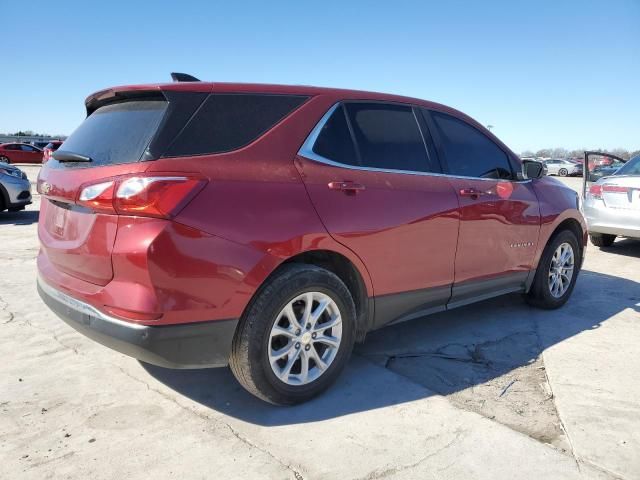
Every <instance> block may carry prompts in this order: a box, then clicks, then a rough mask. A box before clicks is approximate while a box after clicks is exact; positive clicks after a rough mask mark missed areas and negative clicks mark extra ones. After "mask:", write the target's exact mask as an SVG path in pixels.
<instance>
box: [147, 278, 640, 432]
mask: <svg viewBox="0 0 640 480" xmlns="http://www.w3.org/2000/svg"><path fill="white" fill-rule="evenodd" d="M612 295H615V298H616V301H615V302H612V301H611V298H612ZM639 305H640V284H638V283H637V282H634V281H631V280H626V279H623V278H619V277H615V276H611V275H605V274H600V273H595V272H591V271H583V272H581V275H580V277H579V279H578V282H577V284H576V288H575V291H574V293H573V297H572V298H571V299H570V301H569V302H568V303H567V304H566V305H565V306H564V307H563V308H561V309H559V310H556V311H545V310H538V309H534V308H531V307H529V306H527V305H526V304H525V303H524V302H523V301H522V298H521V296H520V295H507V296H504V297H500V298H496V299H492V300H488V301H485V302H482V303H479V304H476V305H473V306H468V307H463V308H459V309H456V310H452V311H449V312H443V313H440V314H437V315H433V316H430V317H427V318H424V319H417V320H413V321H410V322H405V323H401V324H398V325H395V326H389V327H386V328H384V329H381V330H378V331H376V332H372V333H370V334H369V335H368V336H367V339H366V341H365V343H364V344H361V345H358V346H356V350H355V353H354V355H353V357H352V359H351V361H350V363H349V365H348V366H347V368H346V370H345V372H344V373H343V374H342V375H341V376H340V378H339V380H338V382H337V383H336V385H334V386H333V387H331V388H330V389H329V390H328V391H327V392H326V393H324V394H323V395H321V396H319V397H318V398H315V399H314V400H312V401H310V402H307V403H305V404H302V405H298V406H295V407H276V406H272V405H269V404H266V403H264V402H262V401H260V400H258V399H256V398H255V397H253V396H252V395H250V394H249V393H247V392H245V390H244V389H243V388H242V387H240V385H239V384H238V382H236V380H235V379H234V377H233V375H232V374H231V372H230V371H229V369H228V368H214V369H203V370H169V369H164V368H160V367H156V366H152V365H147V364H142V365H143V367H144V368H145V370H146V371H147V372H149V373H150V374H151V375H152V376H153V377H155V378H156V379H157V380H159V381H160V382H162V383H164V384H165V385H167V386H168V387H170V388H172V389H173V390H175V391H176V392H178V393H180V394H181V395H184V396H186V397H188V398H190V399H192V400H194V401H196V402H199V403H200V404H202V405H204V406H206V407H208V408H211V409H213V410H215V411H218V412H222V413H224V414H226V415H230V416H233V417H236V418H238V419H241V420H243V421H246V422H250V423H253V424H257V425H262V426H276V425H288V424H296V423H307V422H314V421H322V420H325V419H329V418H335V417H340V416H342V415H349V414H353V413H357V412H362V411H367V410H372V409H377V408H382V407H386V406H390V405H396V404H402V403H406V402H411V401H413V400H418V399H422V398H425V397H428V396H430V395H433V394H434V392H438V393H441V394H449V393H453V392H455V391H457V390H460V389H463V388H468V387H470V386H474V384H479V383H482V382H485V381H487V380H488V379H490V378H491V377H493V378H496V377H499V376H501V375H504V374H506V373H509V372H510V371H512V370H514V369H516V368H519V367H521V366H524V365H527V364H529V363H531V362H532V361H533V360H534V359H536V358H537V357H538V356H539V355H540V354H541V353H542V352H543V351H544V350H545V349H547V348H549V347H550V346H552V345H554V344H557V343H560V342H562V341H564V340H566V339H568V338H570V337H573V336H574V335H577V334H579V333H580V332H583V331H585V330H592V329H596V328H599V327H600V326H601V325H602V324H603V322H606V321H607V319H609V318H611V317H612V316H614V315H616V314H618V313H619V312H621V311H623V310H625V309H627V308H631V309H634V310H635V311H636V312H640V307H639ZM415 357H420V362H419V363H417V364H415V365H417V366H419V370H420V371H419V372H414V373H415V374H416V375H419V376H420V381H419V382H414V381H410V380H409V379H408V378H411V377H412V375H411V374H410V375H398V374H396V373H393V371H392V370H390V369H389V368H385V367H387V366H389V364H390V363H393V362H394V361H397V360H398V359H403V358H415ZM445 360H449V361H448V362H447V364H446V367H444V368H443V366H442V362H443V361H445ZM451 360H453V361H451ZM478 366H480V367H482V368H481V371H480V373H478V372H476V373H475V374H474V371H473V369H474V368H476V367H478ZM425 372H426V373H425ZM429 372H432V373H433V374H432V375H431V374H430V373H429Z"/></svg>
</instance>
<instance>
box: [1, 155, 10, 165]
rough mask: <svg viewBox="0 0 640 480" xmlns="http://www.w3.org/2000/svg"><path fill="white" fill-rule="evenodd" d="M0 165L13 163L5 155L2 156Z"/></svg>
mask: <svg viewBox="0 0 640 480" xmlns="http://www.w3.org/2000/svg"><path fill="white" fill-rule="evenodd" d="M0 163H11V160H9V157H5V156H4V155H0Z"/></svg>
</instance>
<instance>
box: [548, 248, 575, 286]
mask: <svg viewBox="0 0 640 480" xmlns="http://www.w3.org/2000/svg"><path fill="white" fill-rule="evenodd" d="M574 260H575V255H574V253H573V247H572V246H571V244H569V243H568V242H564V243H562V244H560V246H558V248H556V251H555V252H554V253H553V256H552V257H551V265H550V267H549V291H550V292H551V295H553V296H554V297H555V298H560V297H562V296H563V295H564V294H565V292H566V291H567V290H568V289H569V285H570V284H571V279H572V278H573V268H574Z"/></svg>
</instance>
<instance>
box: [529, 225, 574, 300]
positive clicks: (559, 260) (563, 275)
mask: <svg viewBox="0 0 640 480" xmlns="http://www.w3.org/2000/svg"><path fill="white" fill-rule="evenodd" d="M580 255H581V252H580V248H579V244H578V239H577V237H576V235H575V234H574V233H573V232H572V231H570V230H563V231H561V232H559V233H558V234H557V235H555V236H554V237H553V238H552V239H551V240H550V241H549V243H548V244H547V246H546V247H545V249H544V252H543V253H542V256H541V257H540V263H539V264H538V268H537V269H536V275H535V277H534V279H533V284H532V285H531V289H530V290H529V293H527V295H526V299H527V302H528V303H529V304H530V305H533V306H535V307H538V308H545V309H554V308H558V307H561V306H562V305H564V304H565V303H566V301H567V300H568V299H569V297H570V296H571V292H572V291H573V287H574V286H575V284H576V279H577V278H578V272H579V270H580V264H581V262H582V259H581V256H580Z"/></svg>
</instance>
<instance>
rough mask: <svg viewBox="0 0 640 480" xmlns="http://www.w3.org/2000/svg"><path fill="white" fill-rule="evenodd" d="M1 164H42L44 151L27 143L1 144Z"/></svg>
mask: <svg viewBox="0 0 640 480" xmlns="http://www.w3.org/2000/svg"><path fill="white" fill-rule="evenodd" d="M0 162H1V163H42V150H40V149H39V148H38V147H35V146H33V145H29V144H27V143H2V144H0Z"/></svg>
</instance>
